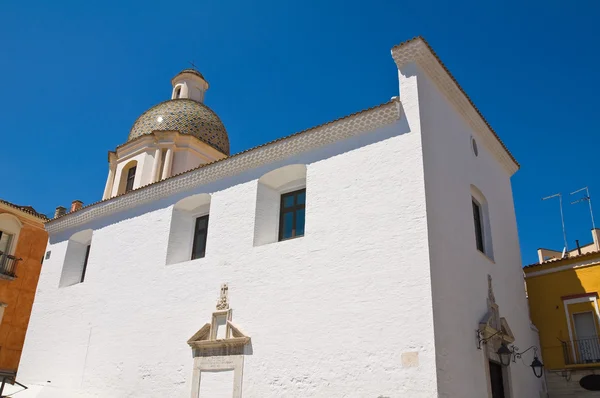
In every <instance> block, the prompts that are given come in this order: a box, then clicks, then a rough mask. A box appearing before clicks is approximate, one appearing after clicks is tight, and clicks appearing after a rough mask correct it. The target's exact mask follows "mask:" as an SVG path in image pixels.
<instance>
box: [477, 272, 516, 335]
mask: <svg viewBox="0 0 600 398" xmlns="http://www.w3.org/2000/svg"><path fill="white" fill-rule="evenodd" d="M487 304H488V310H487V312H486V313H485V315H484V316H483V318H481V321H479V331H480V332H481V335H482V337H483V338H484V339H489V338H491V337H492V336H497V337H498V339H502V340H503V341H504V342H507V343H513V342H514V341H515V336H514V335H513V333H512V330H511V329H510V326H509V325H508V321H507V320H506V319H505V318H503V317H500V311H499V309H498V305H497V304H496V298H495V296H494V291H493V289H492V277H491V276H490V275H488V300H487Z"/></svg>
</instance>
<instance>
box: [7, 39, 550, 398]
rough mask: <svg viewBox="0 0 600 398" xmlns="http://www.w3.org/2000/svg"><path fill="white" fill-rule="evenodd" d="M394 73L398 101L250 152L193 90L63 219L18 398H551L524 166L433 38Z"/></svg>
mask: <svg viewBox="0 0 600 398" xmlns="http://www.w3.org/2000/svg"><path fill="white" fill-rule="evenodd" d="M392 57H393V61H394V62H395V64H396V65H397V67H398V78H399V96H397V97H393V98H391V99H390V100H389V101H387V102H385V103H383V104H381V105H377V106H374V107H372V108H370V109H366V110H363V111H360V112H356V113H353V114H350V115H348V116H345V117H341V118H339V119H337V120H333V121H331V122H328V123H325V124H322V125H319V126H316V127H312V128H309V129H307V130H304V131H301V132H298V133H295V134H291V135H288V136H286V137H283V138H280V139H278V140H276V141H272V142H269V143H266V144H264V145H261V146H258V147H255V148H251V149H248V150H246V151H243V152H241V153H237V154H233V155H231V154H230V153H229V138H228V135H227V131H226V128H225V125H224V124H223V123H222V121H221V120H220V119H219V117H218V116H217V115H216V114H215V113H214V112H213V111H212V110H211V109H210V108H209V107H208V106H207V105H205V103H204V102H205V93H206V91H207V89H208V83H207V81H206V79H205V78H204V77H203V76H202V74H200V73H199V72H198V71H196V70H192V69H188V70H184V71H182V72H181V73H179V74H178V75H177V76H175V78H173V80H172V84H173V91H172V93H171V99H170V100H168V101H165V102H162V103H160V104H158V105H156V106H154V107H152V108H150V109H149V110H148V111H146V112H145V113H143V114H142V115H141V116H140V117H139V118H138V119H137V121H136V122H135V124H134V125H133V127H132V128H131V131H130V133H129V137H128V139H127V141H126V142H125V143H124V144H122V145H120V146H118V147H117V148H116V149H115V150H114V151H111V152H110V153H109V172H108V178H107V181H106V186H105V188H104V194H103V197H102V200H101V201H99V202H97V203H94V204H91V205H88V206H85V207H82V206H81V203H80V202H74V204H73V206H72V209H71V211H70V212H68V213H66V212H64V211H62V210H64V209H58V212H57V214H56V217H55V218H54V219H52V220H50V221H49V222H48V223H47V224H46V228H47V230H48V232H49V236H50V238H49V246H48V252H47V253H46V256H45V260H44V264H43V269H42V274H41V276H40V280H39V285H38V290H37V293H36V297H35V303H34V307H33V312H32V315H31V319H30V322H29V329H28V331H27V336H26V340H25V346H24V350H23V355H22V359H21V363H20V367H19V371H18V374H17V381H18V382H19V383H21V384H23V385H25V386H27V387H28V389H27V390H25V391H23V392H22V393H18V394H16V395H15V397H17V398H19V397H21V398H25V397H40V398H51V397H52V398H53V397H190V396H191V397H194V398H198V397H201V398H225V397H226V398H240V397H245V398H248V397H253V398H268V397H273V398H275V397H302V398H305V397H369V398H395V397H407V398H420V397H452V398H538V397H545V396H546V395H545V386H544V382H543V380H544V379H543V378H541V379H540V378H537V377H536V376H535V375H534V373H533V372H532V369H531V367H530V364H531V362H532V359H533V358H531V357H530V356H528V355H529V353H527V354H524V355H523V357H522V358H518V356H517V355H516V353H518V352H519V349H517V348H516V346H518V347H520V349H521V351H523V350H524V349H526V348H528V347H530V346H537V345H538V338H537V332H536V330H535V327H534V326H533V325H532V324H531V322H530V319H529V314H528V306H527V300H526V297H525V291H524V283H523V276H522V270H521V257H520V249H519V241H518V236H517V225H516V218H515V211H514V206H513V197H512V190H511V181H510V179H511V176H512V175H513V174H514V173H515V172H516V171H517V170H518V168H519V165H518V164H517V162H516V160H515V159H514V158H513V156H512V155H511V154H510V152H509V151H508V149H507V148H506V147H505V145H504V144H503V143H502V141H501V140H500V138H499V137H498V135H497V134H496V133H495V132H494V130H492V128H491V127H490V125H489V124H488V123H487V122H486V120H485V119H484V118H483V116H482V115H481V113H480V112H479V111H478V110H477V108H476V107H475V106H474V104H473V103H472V101H471V100H470V99H469V97H468V96H467V95H466V93H465V92H464V91H463V90H462V89H461V87H460V86H459V85H458V83H457V81H456V80H455V79H454V78H453V77H452V75H451V74H450V72H449V71H448V70H447V68H446V67H445V66H444V64H443V63H442V62H441V61H440V59H439V58H438V57H437V56H436V55H435V53H434V52H433V50H432V49H431V48H430V46H429V45H428V44H427V43H426V42H425V41H424V40H423V39H422V38H415V39H412V40H409V41H407V42H404V43H402V44H400V45H397V46H395V47H394V48H393V49H392ZM396 90H397V89H393V92H397V91H396ZM390 91H392V90H390ZM99 189H101V187H99ZM503 349H504V351H506V349H508V350H509V351H510V352H509V356H506V355H505V354H506V353H505V352H504V351H502V350H503ZM530 352H531V351H530ZM500 354H502V355H505V357H502V355H500ZM503 358H508V359H509V360H508V361H506V360H504V361H503ZM540 359H541V358H540ZM506 362H508V363H506ZM506 365H508V366H506Z"/></svg>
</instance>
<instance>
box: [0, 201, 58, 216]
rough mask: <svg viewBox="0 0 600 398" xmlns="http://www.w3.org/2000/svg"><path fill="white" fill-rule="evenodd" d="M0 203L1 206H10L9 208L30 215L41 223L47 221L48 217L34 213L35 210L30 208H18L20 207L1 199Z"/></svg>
mask: <svg viewBox="0 0 600 398" xmlns="http://www.w3.org/2000/svg"><path fill="white" fill-rule="evenodd" d="M0 203H3V204H5V205H7V206H10V207H13V208H15V209H17V210H20V211H22V212H23V213H27V214H31V215H32V216H35V217H38V218H40V219H41V220H42V221H47V220H49V219H48V217H46V216H45V215H44V214H42V213H38V212H37V211H35V209H34V208H33V207H32V206H20V205H16V204H14V203H11V202H9V201H6V200H3V199H0Z"/></svg>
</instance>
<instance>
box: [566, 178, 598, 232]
mask: <svg viewBox="0 0 600 398" xmlns="http://www.w3.org/2000/svg"><path fill="white" fill-rule="evenodd" d="M581 191H585V196H584V197H582V198H580V199H577V200H576V201H575V202H571V204H572V205H574V204H575V203H579V202H585V201H587V202H588V205H589V206H590V216H591V217H592V229H596V224H595V223H594V212H593V211H592V198H591V196H590V190H589V189H588V187H583V188H581V189H578V190H577V191H575V192H571V195H573V194H576V193H578V192H581Z"/></svg>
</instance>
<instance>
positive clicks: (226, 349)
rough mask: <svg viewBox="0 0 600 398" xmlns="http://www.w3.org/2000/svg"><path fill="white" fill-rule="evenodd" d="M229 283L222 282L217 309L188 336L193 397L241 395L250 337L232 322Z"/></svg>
mask: <svg viewBox="0 0 600 398" xmlns="http://www.w3.org/2000/svg"><path fill="white" fill-rule="evenodd" d="M228 292H229V286H228V285H227V284H226V283H225V284H223V285H221V294H220V296H219V299H218V300H217V306H216V311H214V312H213V313H212V318H211V321H210V323H207V324H205V325H204V326H202V327H201V328H200V330H198V331H197V332H196V333H195V334H194V335H193V336H192V337H191V338H190V339H189V340H188V342H187V343H188V345H189V346H190V347H191V348H192V350H193V355H194V371H193V375H192V377H193V379H192V398H241V397H242V379H243V369H244V356H245V355H250V354H251V353H252V347H251V344H250V337H249V336H247V335H246V334H245V333H244V332H242V330H241V329H240V328H239V327H238V326H236V325H235V324H234V323H232V310H231V308H229V297H228Z"/></svg>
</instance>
